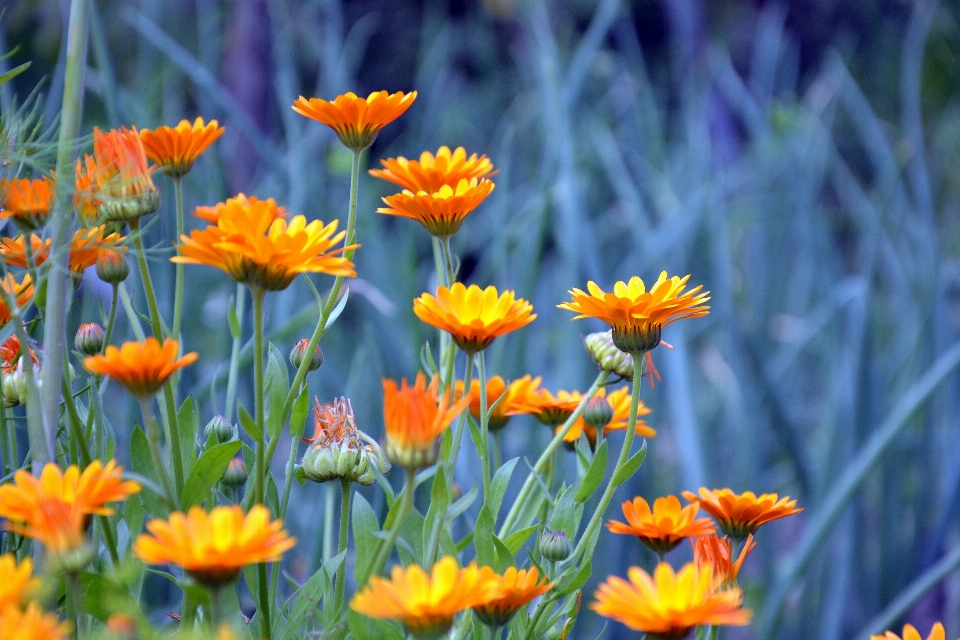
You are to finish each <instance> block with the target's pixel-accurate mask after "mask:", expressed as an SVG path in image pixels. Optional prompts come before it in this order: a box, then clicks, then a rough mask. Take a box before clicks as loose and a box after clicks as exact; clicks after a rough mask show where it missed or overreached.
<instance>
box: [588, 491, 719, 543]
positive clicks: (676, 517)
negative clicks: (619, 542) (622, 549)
mask: <svg viewBox="0 0 960 640" xmlns="http://www.w3.org/2000/svg"><path fill="white" fill-rule="evenodd" d="M622 507H623V515H624V517H625V518H626V519H627V522H628V523H629V524H624V523H622V522H619V521H617V520H611V521H609V522H608V523H607V529H610V531H611V532H613V533H621V534H625V535H629V536H636V537H638V538H640V541H641V542H643V544H645V545H647V546H648V547H649V548H650V549H652V550H653V551H655V552H656V553H658V554H659V555H660V556H661V557H662V556H663V554H665V553H666V552H667V551H670V550H672V549H674V548H675V547H676V546H677V545H678V544H680V542H681V541H682V540H683V539H684V538H689V537H691V536H705V535H708V534H711V533H713V532H714V531H716V530H717V527H716V525H715V524H713V522H712V521H711V520H710V519H709V518H698V517H697V510H698V508H697V505H696V504H691V505H687V506H686V507H683V508H680V500H678V499H677V497H676V496H666V497H664V498H657V499H656V500H654V501H653V509H652V510H651V509H650V505H649V504H648V503H647V501H646V500H644V499H643V498H641V497H639V496H637V497H636V498H634V499H633V501H632V502H631V501H630V500H627V501H626V502H624V503H623V505H622Z"/></svg>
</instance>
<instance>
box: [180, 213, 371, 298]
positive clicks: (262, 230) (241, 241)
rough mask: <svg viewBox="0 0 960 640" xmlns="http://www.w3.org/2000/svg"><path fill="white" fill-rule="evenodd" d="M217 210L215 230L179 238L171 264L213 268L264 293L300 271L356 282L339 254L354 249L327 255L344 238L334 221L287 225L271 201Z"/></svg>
mask: <svg viewBox="0 0 960 640" xmlns="http://www.w3.org/2000/svg"><path fill="white" fill-rule="evenodd" d="M223 205H224V206H223V208H222V209H219V205H218V209H219V216H218V219H217V224H216V226H213V225H211V226H209V227H207V228H206V229H203V230H194V231H191V232H190V236H189V237H188V236H185V235H184V236H180V240H181V244H180V247H179V249H180V253H181V255H179V256H174V257H172V258H170V260H171V261H173V262H179V263H184V264H205V265H209V266H211V267H217V268H218V269H222V270H223V271H225V272H226V273H227V275H229V276H230V277H231V278H233V279H234V280H235V281H236V282H240V283H242V284H245V285H247V286H249V287H251V288H255V289H265V290H268V291H279V290H281V289H286V288H287V287H288V286H290V283H291V282H293V279H294V278H296V277H297V275H299V274H300V273H304V272H312V273H327V274H330V275H334V276H345V277H349V278H353V277H356V275H357V274H356V272H355V271H354V269H353V263H352V262H350V261H349V260H347V259H346V258H344V257H342V256H340V255H339V254H341V253H343V252H344V251H347V250H351V249H356V248H357V247H359V246H360V245H350V246H349V247H342V248H340V249H334V250H332V251H331V248H332V247H333V246H334V245H336V244H337V243H338V242H340V241H341V240H342V239H343V238H344V236H345V235H346V232H345V231H341V232H340V233H336V230H337V221H336V220H334V221H333V222H331V223H330V224H327V225H324V223H323V222H322V221H320V220H314V221H312V222H310V223H309V224H307V221H306V218H304V217H303V216H294V217H293V218H292V219H291V220H290V221H289V223H288V222H287V220H284V219H283V218H281V217H280V216H281V215H282V214H283V212H282V209H281V208H279V207H277V203H276V202H274V201H273V200H272V199H270V200H257V199H256V198H250V199H247V198H241V197H240V196H238V197H236V198H232V199H230V200H227V201H226V202H225V203H223ZM335 233H336V235H334V234H335Z"/></svg>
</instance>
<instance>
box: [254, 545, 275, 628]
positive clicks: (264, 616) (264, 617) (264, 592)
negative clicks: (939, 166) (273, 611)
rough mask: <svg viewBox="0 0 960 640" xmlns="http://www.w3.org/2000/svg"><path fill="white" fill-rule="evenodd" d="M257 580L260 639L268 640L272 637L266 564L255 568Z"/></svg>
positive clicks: (262, 563) (263, 563)
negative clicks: (258, 584)
mask: <svg viewBox="0 0 960 640" xmlns="http://www.w3.org/2000/svg"><path fill="white" fill-rule="evenodd" d="M257 579H258V581H259V583H260V588H259V591H260V606H259V607H258V610H259V611H258V613H259V614H260V615H259V616H257V617H258V618H259V619H260V637H261V638H265V639H266V640H270V638H271V637H272V636H273V627H272V625H271V624H270V596H269V593H270V589H269V588H268V585H267V564H266V563H265V562H261V563H260V564H259V565H258V566H257Z"/></svg>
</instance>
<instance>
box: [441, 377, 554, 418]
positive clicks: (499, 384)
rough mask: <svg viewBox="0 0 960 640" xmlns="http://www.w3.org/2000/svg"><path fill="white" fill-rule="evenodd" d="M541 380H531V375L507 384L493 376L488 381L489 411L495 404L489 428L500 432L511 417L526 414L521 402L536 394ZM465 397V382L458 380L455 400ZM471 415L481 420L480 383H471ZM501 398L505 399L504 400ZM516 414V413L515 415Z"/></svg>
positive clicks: (477, 381)
mask: <svg viewBox="0 0 960 640" xmlns="http://www.w3.org/2000/svg"><path fill="white" fill-rule="evenodd" d="M540 380H541V379H540V378H531V377H530V376H529V375H526V376H523V377H522V378H518V379H516V380H514V381H512V382H511V383H510V384H507V383H506V382H505V381H504V380H503V378H501V377H500V376H493V377H492V378H489V379H487V408H488V409H489V408H490V407H491V406H493V405H494V404H495V403H497V402H498V401H499V403H497V406H495V407H493V411H491V412H490V415H489V427H490V430H491V431H499V430H500V429H503V428H504V427H505V426H507V421H508V420H510V417H511V416H514V415H518V414H522V413H526V411H525V410H524V406H525V405H523V404H521V402H522V401H523V400H525V399H526V397H527V396H528V395H530V394H531V393H535V392H536V390H537V388H538V387H539V386H540ZM461 397H463V380H457V384H456V386H455V391H454V398H458V399H459V398H461ZM469 398H470V415H472V416H473V417H474V419H475V420H480V381H479V380H473V381H471V382H470V396H469ZM500 398H503V399H502V400H501V399H500ZM514 412H515V413H514Z"/></svg>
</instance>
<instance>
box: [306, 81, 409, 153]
mask: <svg viewBox="0 0 960 640" xmlns="http://www.w3.org/2000/svg"><path fill="white" fill-rule="evenodd" d="M416 99H417V92H416V91H411V92H410V93H403V92H402V91H397V92H396V93H387V92H386V91H375V92H373V93H371V94H370V95H369V96H367V98H366V99H363V98H361V97H359V96H358V95H356V94H355V93H353V92H352V91H351V92H348V93H345V94H343V95H340V96H337V97H336V98H334V100H333V102H327V101H326V100H323V99H321V98H310V99H309V100H308V99H307V98H304V97H303V96H300V97H299V98H297V101H296V102H294V103H293V110H294V111H296V112H297V113H299V114H300V115H302V116H306V117H308V118H311V119H313V120H316V121H317V122H322V123H323V124H325V125H327V126H328V127H330V128H331V129H333V130H334V131H336V133H337V137H338V138H340V142H341V143H343V146H345V147H347V148H348V149H352V150H353V151H362V150H363V149H366V148H367V147H369V146H370V145H371V144H373V141H374V140H376V138H377V134H378V133H379V132H380V129H382V128H383V127H385V126H387V125H388V124H390V123H391V122H393V121H394V120H396V119H397V118H399V117H400V116H401V115H403V112H404V111H406V110H407V109H409V108H410V105H412V104H413V101H414V100H416Z"/></svg>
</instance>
